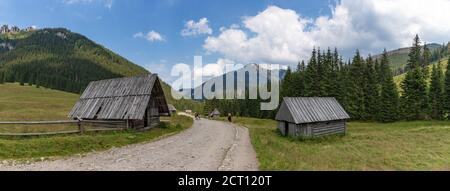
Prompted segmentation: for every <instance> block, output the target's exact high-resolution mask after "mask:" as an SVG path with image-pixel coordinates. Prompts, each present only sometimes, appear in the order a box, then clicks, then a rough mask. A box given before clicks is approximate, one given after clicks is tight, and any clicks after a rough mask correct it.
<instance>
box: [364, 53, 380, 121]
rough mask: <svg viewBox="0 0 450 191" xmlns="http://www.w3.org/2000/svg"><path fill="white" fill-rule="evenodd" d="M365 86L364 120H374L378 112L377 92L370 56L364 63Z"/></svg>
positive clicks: (375, 77)
mask: <svg viewBox="0 0 450 191" xmlns="http://www.w3.org/2000/svg"><path fill="white" fill-rule="evenodd" d="M364 77H365V78H366V84H365V86H364V87H363V88H364V108H365V111H364V114H365V116H364V118H365V119H375V118H376V115H377V112H378V101H379V97H378V95H379V90H378V81H377V74H376V72H375V66H374V62H373V59H372V56H370V55H369V57H368V58H367V61H366V67H365V74H364Z"/></svg>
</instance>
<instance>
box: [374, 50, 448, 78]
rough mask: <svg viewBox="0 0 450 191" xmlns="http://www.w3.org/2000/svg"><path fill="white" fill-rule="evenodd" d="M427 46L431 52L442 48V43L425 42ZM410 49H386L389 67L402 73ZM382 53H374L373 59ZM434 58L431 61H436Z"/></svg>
mask: <svg viewBox="0 0 450 191" xmlns="http://www.w3.org/2000/svg"><path fill="white" fill-rule="evenodd" d="M427 46H428V48H429V49H430V51H431V52H434V51H438V50H440V48H442V46H443V45H440V44H437V43H431V44H427ZM410 50H411V47H404V48H399V49H396V50H391V51H388V52H387V53H388V58H389V61H390V63H391V69H392V70H393V71H394V73H395V74H403V73H404V68H405V66H406V63H407V62H408V54H409V52H410ZM381 56H382V54H379V55H376V56H374V57H373V58H374V59H381ZM436 60H437V59H436V58H435V59H434V60H433V61H436Z"/></svg>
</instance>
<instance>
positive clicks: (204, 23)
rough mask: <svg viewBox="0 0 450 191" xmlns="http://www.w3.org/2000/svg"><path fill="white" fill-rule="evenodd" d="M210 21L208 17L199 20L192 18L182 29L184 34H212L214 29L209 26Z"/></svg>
mask: <svg viewBox="0 0 450 191" xmlns="http://www.w3.org/2000/svg"><path fill="white" fill-rule="evenodd" d="M208 24H209V21H208V19H207V18H201V19H200V20H199V21H198V22H195V21H194V20H190V21H188V22H186V24H185V25H184V29H183V30H182V31H181V35H182V36H197V35H202V34H208V35H211V34H212V32H213V31H212V29H211V28H210V27H209V25H208Z"/></svg>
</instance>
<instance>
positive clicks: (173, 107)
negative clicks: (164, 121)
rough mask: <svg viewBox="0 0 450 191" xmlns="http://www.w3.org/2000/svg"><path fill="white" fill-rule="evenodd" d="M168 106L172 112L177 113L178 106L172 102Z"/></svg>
mask: <svg viewBox="0 0 450 191" xmlns="http://www.w3.org/2000/svg"><path fill="white" fill-rule="evenodd" d="M167 107H168V108H169V112H170V114H174V113H177V108H175V106H173V105H172V104H168V105H167Z"/></svg>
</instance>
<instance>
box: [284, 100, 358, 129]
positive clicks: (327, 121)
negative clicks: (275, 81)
mask: <svg viewBox="0 0 450 191" xmlns="http://www.w3.org/2000/svg"><path fill="white" fill-rule="evenodd" d="M349 118H350V116H349V115H348V114H347V112H346V111H345V110H344V108H343V107H342V106H341V105H340V104H339V103H338V101H337V100H336V99H335V98H322V97H295V98H294V97H292V98H284V100H283V103H282V104H281V106H280V110H279V111H278V113H277V116H276V120H277V121H278V128H279V129H280V131H281V133H282V134H283V135H285V136H287V135H289V136H302V137H317V136H324V135H330V134H345V133H346V120H347V119H349Z"/></svg>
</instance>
